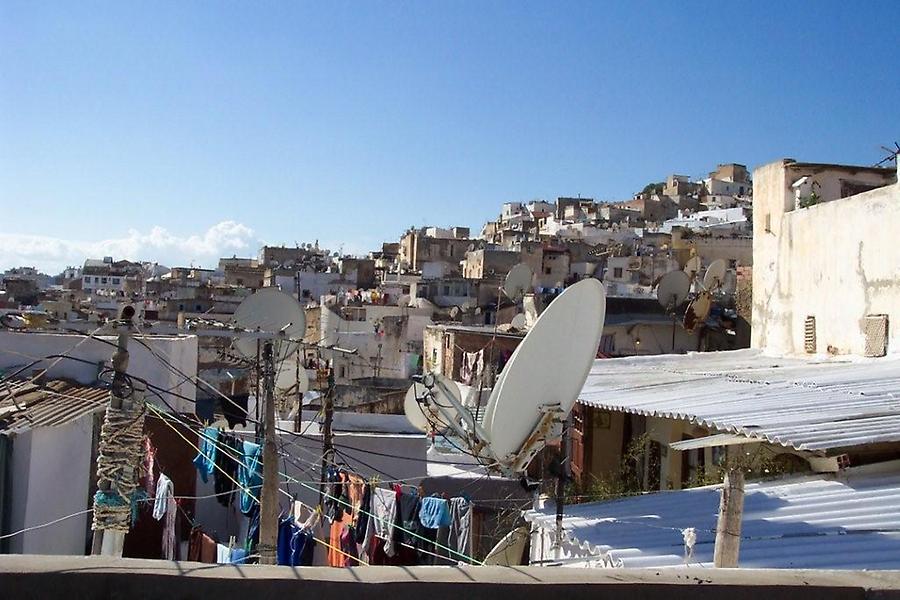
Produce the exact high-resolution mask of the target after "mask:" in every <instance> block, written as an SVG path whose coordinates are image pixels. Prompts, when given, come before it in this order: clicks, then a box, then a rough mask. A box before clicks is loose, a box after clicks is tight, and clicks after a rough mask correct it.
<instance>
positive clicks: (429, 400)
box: [403, 373, 462, 432]
mask: <svg viewBox="0 0 900 600" xmlns="http://www.w3.org/2000/svg"><path fill="white" fill-rule="evenodd" d="M425 377H426V378H432V381H433V382H435V383H437V384H438V385H432V387H431V389H430V390H429V388H427V387H426V386H425V385H424V384H423V383H418V382H416V383H414V384H412V385H411V386H410V387H409V389H408V390H406V396H405V397H404V398H403V413H404V414H405V415H406V419H407V420H408V421H409V422H410V423H411V424H412V426H413V427H415V428H416V429H418V430H420V431H424V432H428V431H431V430H432V429H434V427H435V425H437V426H439V427H441V428H443V427H447V426H448V423H447V421H446V419H445V418H444V417H443V416H442V415H441V414H440V413H439V412H438V410H437V408H436V407H435V404H437V403H440V405H441V406H443V407H449V406H451V402H450V401H448V400H447V399H446V398H444V397H443V395H444V392H443V390H447V391H448V392H449V393H450V394H452V395H453V398H454V400H456V402H457V403H461V402H462V395H461V394H460V393H459V386H458V385H456V383H455V382H453V381H451V380H450V379H447V378H446V377H444V376H443V375H438V374H436V373H433V374H429V375H426V376H425Z"/></svg>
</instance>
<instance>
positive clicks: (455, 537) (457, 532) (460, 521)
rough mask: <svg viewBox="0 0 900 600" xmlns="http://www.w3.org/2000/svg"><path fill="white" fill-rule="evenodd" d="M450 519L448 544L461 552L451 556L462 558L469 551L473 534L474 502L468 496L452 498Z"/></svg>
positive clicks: (457, 558) (455, 558)
mask: <svg viewBox="0 0 900 600" xmlns="http://www.w3.org/2000/svg"><path fill="white" fill-rule="evenodd" d="M450 519H451V520H450V530H449V531H448V533H447V546H448V547H450V548H451V549H452V550H456V552H458V553H459V554H454V553H451V554H450V557H451V558H453V559H454V560H460V559H462V557H463V556H465V555H468V553H469V545H470V544H469V540H470V536H471V535H472V503H471V502H470V501H469V500H468V499H467V498H462V497H459V498H451V499H450ZM460 555H462V556H460Z"/></svg>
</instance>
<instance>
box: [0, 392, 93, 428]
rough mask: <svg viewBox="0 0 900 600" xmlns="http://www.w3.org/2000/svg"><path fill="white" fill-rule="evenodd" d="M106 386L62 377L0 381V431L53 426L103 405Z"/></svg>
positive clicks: (71, 420) (91, 411)
mask: <svg viewBox="0 0 900 600" xmlns="http://www.w3.org/2000/svg"><path fill="white" fill-rule="evenodd" d="M108 399H109V390H106V389H102V388H96V387H88V386H84V385H79V384H77V383H72V382H70V381H66V380H61V379H59V380H52V381H48V382H46V383H44V384H41V385H38V384H36V383H31V382H27V381H24V382H23V381H13V382H5V383H2V384H0V433H14V432H17V431H24V430H28V429H34V428H36V427H57V426H60V425H66V424H67V423H71V422H73V421H75V420H77V419H79V418H81V417H83V416H84V415H87V414H90V413H93V412H98V411H101V410H103V409H104V408H105V407H106V403H107V401H108Z"/></svg>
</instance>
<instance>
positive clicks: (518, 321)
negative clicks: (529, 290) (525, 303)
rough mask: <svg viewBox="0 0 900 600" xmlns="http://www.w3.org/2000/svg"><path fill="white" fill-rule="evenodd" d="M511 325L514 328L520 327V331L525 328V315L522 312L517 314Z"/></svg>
mask: <svg viewBox="0 0 900 600" xmlns="http://www.w3.org/2000/svg"><path fill="white" fill-rule="evenodd" d="M510 325H511V326H512V328H513V329H518V330H519V331H521V330H523V329H525V315H523V314H522V313H519V314H517V315H516V316H514V317H513V318H512V321H511V322H510Z"/></svg>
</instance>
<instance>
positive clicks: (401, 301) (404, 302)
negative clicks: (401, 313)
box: [397, 294, 410, 306]
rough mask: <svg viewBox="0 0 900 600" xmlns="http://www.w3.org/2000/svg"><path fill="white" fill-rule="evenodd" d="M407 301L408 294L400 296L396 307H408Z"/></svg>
mask: <svg viewBox="0 0 900 600" xmlns="http://www.w3.org/2000/svg"><path fill="white" fill-rule="evenodd" d="M409 300H410V295H409V294H401V295H400V297H398V298H397V306H409Z"/></svg>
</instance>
